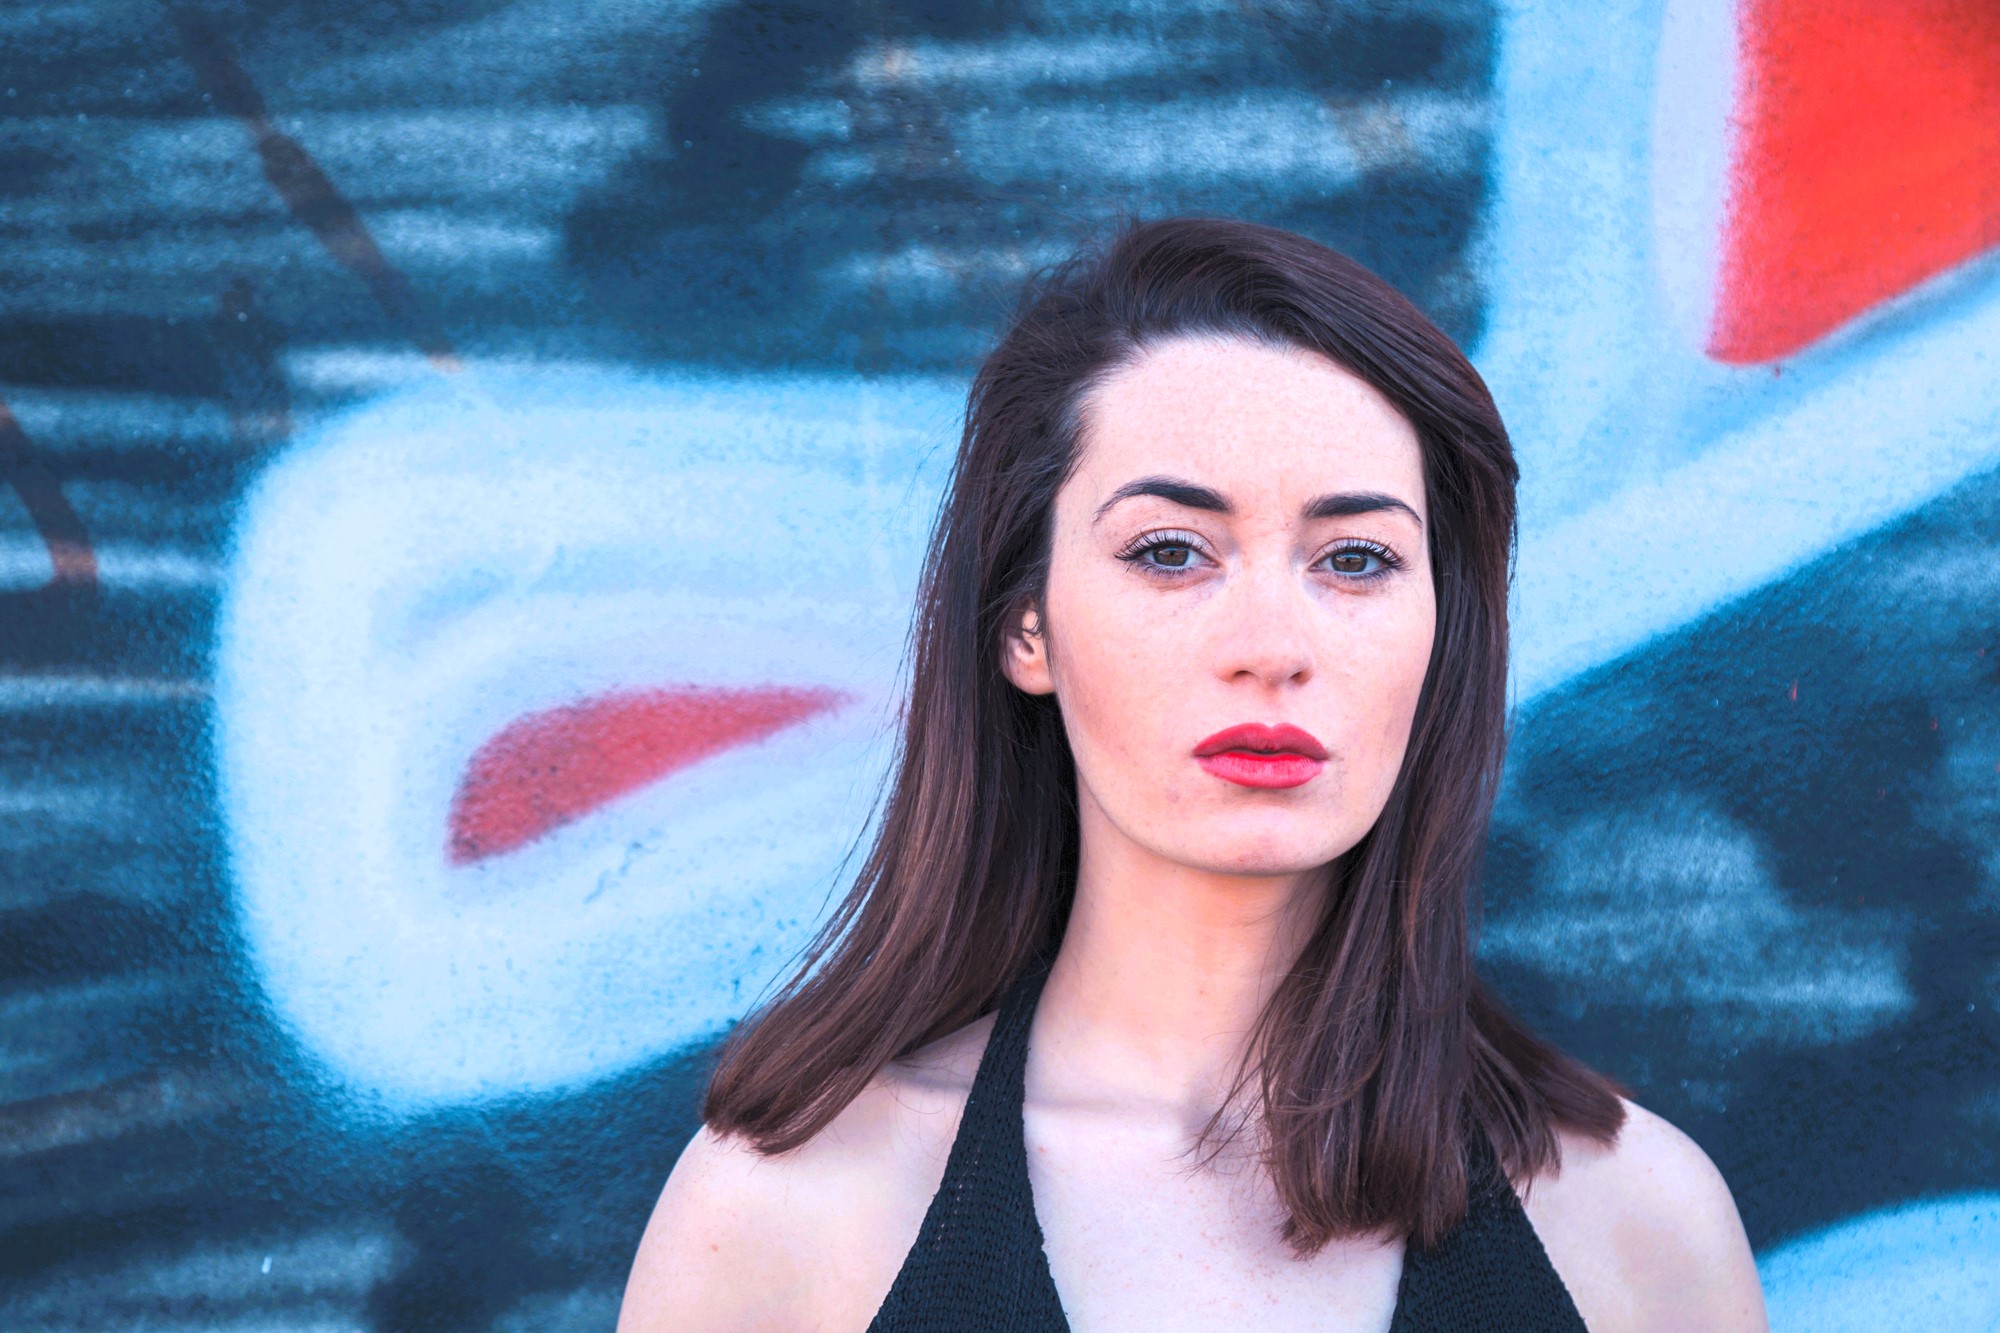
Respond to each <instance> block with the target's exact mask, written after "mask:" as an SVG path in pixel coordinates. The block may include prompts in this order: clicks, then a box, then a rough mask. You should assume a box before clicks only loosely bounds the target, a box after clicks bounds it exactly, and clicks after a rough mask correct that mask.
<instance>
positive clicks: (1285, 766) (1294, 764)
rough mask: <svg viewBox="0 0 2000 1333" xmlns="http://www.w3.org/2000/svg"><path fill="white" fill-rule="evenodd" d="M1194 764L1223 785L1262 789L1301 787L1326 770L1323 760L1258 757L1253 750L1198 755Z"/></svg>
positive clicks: (1281, 754)
mask: <svg viewBox="0 0 2000 1333" xmlns="http://www.w3.org/2000/svg"><path fill="white" fill-rule="evenodd" d="M1195 762H1196V763H1197V764H1200V765H1201V766H1202V767H1203V768H1204V769H1207V770H1208V771H1209V772H1210V773H1212V774H1214V775H1215V776H1216V777H1218V778H1221V779H1222V780H1223V781H1224V782H1233V783H1235V784H1236V785H1237V786H1239V787H1264V788H1280V787H1300V786H1304V785H1305V784H1306V783H1308V782H1311V781H1312V780H1313V779H1314V778H1316V777H1318V776H1319V771H1320V770H1321V769H1322V768H1325V767H1326V761H1325V760H1323V759H1308V758H1306V757H1305V756H1304V755H1302V754H1290V753H1279V754H1259V753H1258V752H1256V751H1254V750H1224V751H1223V752H1222V753H1221V754H1205V755H1202V756H1201V757H1200V758H1198V759H1196V760H1195Z"/></svg>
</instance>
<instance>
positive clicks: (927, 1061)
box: [620, 220, 1763, 1333]
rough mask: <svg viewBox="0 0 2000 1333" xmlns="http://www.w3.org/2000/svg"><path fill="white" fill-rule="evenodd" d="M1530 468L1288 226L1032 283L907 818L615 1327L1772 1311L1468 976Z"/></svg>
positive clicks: (1567, 1077) (949, 534)
mask: <svg viewBox="0 0 2000 1333" xmlns="http://www.w3.org/2000/svg"><path fill="white" fill-rule="evenodd" d="M1515 476H1516V473H1515V467H1514V463H1513V458H1512V455H1511V452H1510V450H1509V447H1508V443H1507V437H1506V433H1505V430H1504V428H1503V427H1502V425H1501V422H1500V419H1499V416H1498V414H1497V413H1496V411H1495V409H1494V406H1493V403H1492V400H1491V398H1490V397H1489V395H1488V394H1487V392H1486V389H1485V386H1484V384H1483V383H1482V382H1481V381H1480V379H1479V376H1478V374H1477V373H1476V372H1475V371H1474V370H1473V368H1472V366H1471V364H1470V363H1469V362H1467V361H1466V359H1465V358H1464V356H1463V355H1462V354H1461V353H1460V352H1459V350H1458V349H1457V348H1456V347H1455V346H1454V345H1453V344H1452V343H1451V341H1450V340H1449V339H1448V338H1446V337H1445V336H1444V334H1442V333H1441V332H1439V331H1438V330H1437V329H1436V328H1435V327H1434V326H1433V325H1432V324H1431V323H1430V322H1429V321H1428V320H1426V319H1425V318H1424V316H1423V315H1422V314H1420V313H1419V312H1418V311H1417V310H1416V308H1415V307H1413V306H1412V305H1411V304H1410V303H1409V302H1408V301H1406V300H1404V299H1403V298H1402V297H1401V296H1399V295H1398V294H1397V293H1396V292H1395V291H1394V290H1392V289H1391V288H1389V287H1388V286H1387V285H1386V284H1384V283H1383V282H1382V281H1381V280H1380V279H1379V278H1377V277H1375V276H1374V275H1373V274H1371V273H1369V272H1367V271H1366V270H1365V269H1363V268H1361V267H1360V266H1358V265H1356V264H1355V263H1353V262H1352V261H1350V260H1348V259H1346V258H1345V257H1343V256H1341V255H1339V254H1337V253H1335V252H1333V251H1331V250H1328V249H1326V248H1325V247H1322V246H1320V245H1317V244H1315V243H1314V242H1311V241H1308V240H1305V239H1303V238H1301V237H1298V236H1294V235H1291V234H1289V233H1286V232H1282V231H1277V230H1273V229H1270V228H1265V227H1259V226H1252V225H1248V224H1243V223H1235V222H1223V221H1205V220H1177V221H1168V222H1160V223H1153V224H1150V225H1143V226H1137V227H1133V228H1130V229H1128V230H1127V231H1126V232H1124V233H1123V234H1122V235H1121V236H1120V237H1119V238H1118V239H1117V240H1116V241H1115V242H1114V243H1113V244H1112V245H1111V246H1110V247H1109V248H1108V249H1107V250H1105V251H1104V252H1103V253H1102V254H1096V255H1086V256H1083V257H1081V258H1079V259H1078V260H1076V261H1073V262H1072V263H1071V264H1069V265H1068V266H1066V267H1065V268H1063V269H1061V270H1060V271H1058V272H1057V273H1055V274H1054V275H1053V276H1052V277H1050V278H1048V279H1047V280H1045V281H1044V282H1043V283H1042V284H1040V285H1039V287H1038V288H1037V289H1036V290H1034V291H1033V292H1031V294H1030V298H1029V300H1028V301H1027V302H1026V303H1024V305H1023V307H1022V310H1021V313H1019V314H1018V315H1017V316H1016V318H1015V320H1014V322H1013V324H1012V326H1011V328H1010V329H1009V330H1008V331H1007V333H1006V335H1005V336H1004V338H1003V339H1002V340H1001V342H1000V345H999V347H998V348H997V349H996V350H995V351H994V352H993V354H992V355H991V356H990V357H989V358H988V359H987V361H986V363H985V364H984V366H982V368H981V369H980V372H979V374H978V376H977V378H976V380H975V382H974V385H973V389H972V395H971V400H970V405H969V408H968V411H967V416H966V425H965V434H964V439H963V442H962V445H961V447H960V451H959V455H958V461H957V465H956V470H955V473H954V476H953V480H952V485H951V490H950V494H949V496H948V498H947V500H946V502H945V505H944V509H943V512H942V514H941V516H940V519H939V522H938V525H937V528H936V531H935V533H934V535H933V538H932V544H931V550H930V556H929V560H928V563H927V566H926V571H925V578H924V583H923V589H922V593H921V596H920V605H919V609H918V617H917V622H916V628H915V632H914V637H913V650H914V651H913V672H912V680H911V697H910V702H909V706H908V710H907V712H906V714H905V718H904V731H903V737H902V742H903V743H902V749H901V754H900V758H899V761H898V766H897V769H896V773H895V778H894V782H893V784H892V787H891V789H890V793H889V797H888V803H887V807H886V809H885V812H884V818H883V820H882V823H881V828H880V833H879V836H878V838H877V840H876V842H875V844H874V847H873V849H872V851H871V852H870V854H869V856H868V858H867V860H866V862H865V863H864V864H863V866H862V868H861V871H860V874H859V877H858V879H857V882H856V885H855V888H854V891H853V893H852V895H851V896H850V897H849V898H848V899H847V901H846V902H845V904H844V905H843V906H842V907H841V909H840V910H839V911H838V913H837V914H836V915H835V917H834V919H833V920H832V922H831V923H830V924H829V926H828V927H827V929H826V931H825V933H824V934H823V935H822V937H821V938H820V940H819V942H818V943H817V944H816V946H815V947H814V949H813V950H812V951H811V952H810V954H809V955H808V958H807V960H806V962H805V964H804V966H803V967H802V969H801V970H800V972H799V974H798V975H797V976H796V977H795V978H794V979H793V980H792V981H791V982H790V983H789V984H788V985H787V986H786V987H785V989H784V990H783V991H782V992H781V993H780V994H779V996H778V998H777V999H776V1000H775V1001H774V1002H773V1003H771V1004H770V1005H768V1006H767V1007H766V1008H765V1009H764V1010H763V1011H762V1012H761V1013H760V1014H758V1015H756V1016H755V1017H754V1019H753V1020H752V1021H750V1022H747V1023H745V1024H744V1025H743V1026H742V1027H741V1028H739V1029H738V1030H737V1031H736V1033H735V1034H734V1035H733V1036H732V1037H731V1039H730V1041H729V1043H728V1044H727V1046H726V1047H725V1049H724V1050H723V1053H722V1056H721V1062H720V1064H719V1066H718V1068H717V1069H716V1072H715V1075H714V1077H713V1080H712V1082H711V1084H710V1088H709V1093H708V1099H707V1104H706V1106H705V1108H704V1118H705V1121H706V1124H705V1127H704V1128H703V1129H702V1131H701V1132H700V1133H699V1134H698V1135H697V1136H696V1137H695V1139H694V1140H693V1142H691V1143H690V1144H689V1145H688V1147H687V1150H686V1151H685V1152H684V1153H683V1155H682V1157H681V1159H680V1162H679V1164H678V1165H677V1166H676V1167H675V1168H674V1171H673V1174H672V1176H671V1178H670V1179H669V1180H668V1182H667V1185H666V1189H665V1191H664V1193H663V1195H662V1197H661V1199H660V1203H659V1206H658V1208H657V1210H656V1211H655V1213H654V1216H653V1220H652V1222H651V1224H650V1226H649V1227H648V1230H647V1233H646V1236H645V1239H644V1241H643V1242H642V1244H641V1247H640V1251H639V1256H638V1259H637V1262H636V1264H635V1266H634V1269H633V1274H632V1279H631V1284H630V1286H629V1288H628V1290H627V1293H626V1300H625V1308H624V1313H623V1316H622V1319H621V1324H620V1327H621V1329H624V1330H628V1333H640V1331H643V1330H656V1329H746V1330H747V1329H760V1330H761V1329H826V1330H861V1329H864V1328H873V1329H880V1330H892V1329H893V1330H904V1329H996V1330H1043V1329H1060V1328H1064V1327H1069V1326H1073V1327H1075V1328H1078V1329H1092V1330H1094V1329H1146V1330H1164V1329H1180V1328H1188V1329H1209V1328H1222V1327H1228V1328H1239V1329H1336V1328H1351V1329H1383V1328H1397V1329H1405V1328H1407V1329H1417V1328H1495V1329H1510V1330H1513V1329H1541V1328H1547V1329H1575V1328H1577V1327H1580V1326H1582V1325H1587V1326H1588V1327H1589V1328H1591V1329H1593V1330H1598V1331H1599V1333H1603V1331H1604V1330H1615V1329H1667V1328H1675V1329H1678V1328H1687V1329H1703V1330H1732V1329H1755V1328H1761V1327H1762V1326H1763V1308H1762V1298H1761V1295H1760V1293H1759V1290H1758V1286H1757V1277H1756V1269H1755V1267H1754V1265H1753V1263H1752V1260H1751V1256H1750V1251H1749V1246H1748V1244H1747V1242H1746V1240H1745V1238H1744V1234H1743V1228H1742V1224H1741V1223H1740V1221H1739V1220H1738V1218H1737V1214H1736V1209H1735V1206H1734V1204H1733V1202H1732V1201H1731V1199H1730V1196H1729V1192H1728V1189H1727V1187H1726V1186H1725V1185H1724V1184H1723V1182H1722V1180H1721V1178H1720V1177H1719V1176H1718V1174H1717V1173H1716V1171H1715V1169H1714V1167H1713V1166H1712V1165H1711V1164H1710V1163H1709V1162H1708V1160H1707V1158H1706V1157H1704V1156H1703V1154H1702V1153H1701V1151H1700V1149H1698V1148H1697V1147H1695V1145H1694V1144H1693V1143H1691V1142H1690V1141H1689V1140H1687V1139H1686V1138H1685V1137H1683V1136H1682V1135H1680V1134H1679V1133H1678V1132H1677V1131H1675V1130H1674V1129H1672V1128H1671V1127H1669V1126H1668V1125H1667V1124H1665V1123H1664V1122H1663V1121H1661V1120H1659V1119H1658V1118H1656V1117H1654V1116H1652V1115H1650V1114H1648V1113H1647V1112H1645V1111H1643V1110H1641V1109H1640V1108H1638V1107H1636V1106H1633V1105H1632V1104H1630V1103H1629V1102H1626V1101H1624V1100H1623V1099H1622V1098H1621V1097H1620V1096H1619V1095H1618V1093H1617V1092H1616V1090H1615V1089H1614V1088H1613V1086H1612V1085H1611V1084H1610V1083H1609V1082H1608V1081H1606V1080H1605V1079H1604V1078H1602V1077H1601V1076H1599V1075H1597V1074H1595V1073H1592V1072H1591V1071H1589V1070H1587V1069H1585V1068H1583V1067H1581V1066H1579V1065H1578V1064H1576V1063H1575V1062H1573V1061H1571V1060H1570V1059H1568V1058H1567V1057H1565V1056H1564V1055H1562V1054H1560V1053H1559V1052H1557V1051H1555V1050H1554V1049H1552V1048H1551V1047H1549V1046H1548V1045H1546V1044H1544V1043H1543V1042H1541V1041H1540V1040H1539V1039H1537V1038H1536V1037H1534V1036H1533V1035H1532V1034H1530V1033H1529V1032H1528V1031H1527V1030H1526V1029H1524V1028H1523V1027H1522V1026H1521V1025H1520V1024H1519V1023H1518V1022H1517V1021H1516V1020H1514V1019H1513V1018H1511V1017H1510V1016H1509V1015H1508V1014H1507V1013H1506V1011H1505V1010H1504V1009H1503V1008H1502V1007H1501V1006H1500V1004H1499V1003H1498V1002H1497V1001H1496V1000H1495V998H1494V997H1493V996H1492V994H1491V993H1490V992H1489V991H1487V990H1486V989H1485V988H1484V987H1483V986H1482V984H1481V983H1480V982H1479V980H1478V979H1477V977H1476V976H1475V975H1474V973H1473V956H1472V951H1471V948H1470V944H1469V940H1468V919H1469V902H1470V898H1471V895H1472V892H1473V890H1474V884H1475V879H1476V873H1477V869H1478V865H1479V858H1480V850H1481V847H1482V845H1483V840H1484V835H1485V828H1486V822H1487V817H1488V811H1489V809H1490V806H1491V803H1492V798H1493V791H1494V783H1495V780H1496V774H1497V771H1498V768H1499V765H1500V760H1501V754H1502V750H1503V746H1504V730H1505V719H1504V709H1505V686H1506V643H1507V639H1506V598H1507V579H1508V574H1509V558H1510V552H1511V550H1512V541H1513V522H1514V481H1515ZM831 554H832V555H833V557H834V558H838V553H837V552H833V553H831ZM1579 1321H1580V1322H1579Z"/></svg>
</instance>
